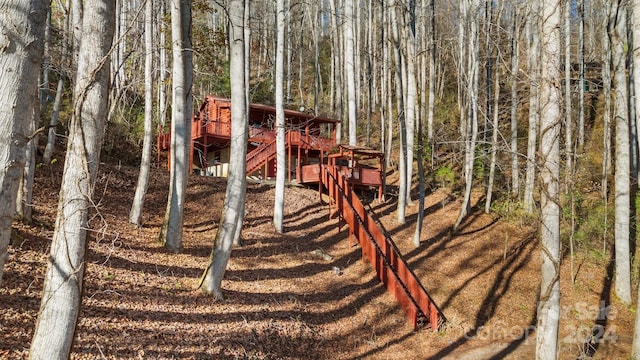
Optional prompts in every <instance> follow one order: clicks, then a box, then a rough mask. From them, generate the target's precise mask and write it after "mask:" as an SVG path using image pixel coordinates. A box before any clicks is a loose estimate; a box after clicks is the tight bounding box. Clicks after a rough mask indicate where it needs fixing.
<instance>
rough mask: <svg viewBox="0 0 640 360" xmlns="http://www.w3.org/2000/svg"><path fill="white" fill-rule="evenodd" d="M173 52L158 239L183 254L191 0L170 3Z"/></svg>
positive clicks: (167, 247)
mask: <svg viewBox="0 0 640 360" xmlns="http://www.w3.org/2000/svg"><path fill="white" fill-rule="evenodd" d="M171 34H172V40H171V42H172V50H173V81H172V86H173V89H172V93H173V100H172V106H171V113H172V114H171V151H170V155H169V156H170V158H171V159H170V164H169V178H170V180H169V196H168V200H167V210H166V212H165V216H164V221H163V222H162V228H161V229H160V235H159V240H160V242H161V243H162V244H163V245H164V247H165V248H166V249H167V250H169V251H172V252H180V251H182V225H183V222H184V218H183V217H184V202H185V198H186V191H187V180H188V177H189V167H190V166H189V165H190V163H191V159H190V150H191V112H192V104H191V85H192V76H193V75H192V74H191V71H192V69H193V67H192V64H191V1H190V0H180V1H173V2H171Z"/></svg>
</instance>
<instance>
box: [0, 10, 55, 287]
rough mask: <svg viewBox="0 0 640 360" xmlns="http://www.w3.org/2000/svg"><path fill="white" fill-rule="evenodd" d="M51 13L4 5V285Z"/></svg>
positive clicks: (0, 52)
mask: <svg viewBox="0 0 640 360" xmlns="http://www.w3.org/2000/svg"><path fill="white" fill-rule="evenodd" d="M47 8H48V2H46V1H42V0H30V1H27V2H25V1H24V0H22V1H20V0H0V9H4V11H1V12H0V69H4V70H3V71H2V76H0V129H3V130H2V132H0V285H1V284H2V274H3V270H4V264H5V262H6V261H7V260H8V257H9V255H8V253H7V248H8V246H9V242H10V237H11V222H12V220H13V216H14V212H15V205H16V196H17V192H18V186H19V184H20V178H21V176H22V172H23V168H24V164H25V149H26V146H27V143H28V141H29V136H30V134H28V133H27V131H28V128H27V124H28V123H29V121H31V119H32V116H33V106H36V104H39V101H38V96H37V94H38V76H39V73H40V64H41V63H42V54H43V51H44V50H43V49H44V44H43V39H44V28H45V23H46V14H47ZM29 104H31V105H33V106H29Z"/></svg>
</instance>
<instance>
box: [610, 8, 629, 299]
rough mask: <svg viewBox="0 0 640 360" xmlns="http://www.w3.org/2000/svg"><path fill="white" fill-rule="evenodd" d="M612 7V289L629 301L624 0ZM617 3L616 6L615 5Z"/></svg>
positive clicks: (627, 122) (627, 135) (619, 296)
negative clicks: (613, 201)
mask: <svg viewBox="0 0 640 360" xmlns="http://www.w3.org/2000/svg"><path fill="white" fill-rule="evenodd" d="M612 6H614V8H613V10H612V11H611V14H610V15H611V18H610V21H609V24H610V27H609V37H610V38H611V47H612V50H613V54H612V61H613V69H614V70H613V83H614V95H613V96H614V114H613V115H614V116H613V118H614V119H615V126H616V128H615V134H616V137H615V139H616V140H615V156H616V159H615V192H616V198H615V206H616V210H615V212H616V223H615V252H616V254H615V255H616V257H615V260H616V261H615V263H616V271H615V278H616V279H615V290H616V295H617V296H618V298H619V299H620V301H621V302H622V303H623V304H625V305H630V304H631V265H630V259H629V252H630V247H629V240H630V238H629V231H630V220H631V213H630V209H631V208H630V206H631V195H630V194H631V193H630V192H631V184H630V176H631V166H630V159H631V157H630V154H629V153H630V151H631V150H630V149H631V148H630V141H629V114H628V108H627V104H628V100H629V99H628V98H627V94H628V93H627V91H628V89H627V76H626V70H627V69H626V66H625V65H626V64H625V62H626V46H627V42H626V39H627V20H626V11H627V1H626V0H622V1H620V2H618V3H617V4H612ZM615 6H617V8H616V7H615Z"/></svg>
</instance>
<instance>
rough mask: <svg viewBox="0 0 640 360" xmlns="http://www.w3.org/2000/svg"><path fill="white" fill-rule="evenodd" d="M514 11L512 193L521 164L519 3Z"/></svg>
mask: <svg viewBox="0 0 640 360" xmlns="http://www.w3.org/2000/svg"><path fill="white" fill-rule="evenodd" d="M513 6H514V11H513V17H514V20H513V30H512V34H511V193H512V194H513V195H518V193H519V192H520V165H519V160H518V156H519V154H518V74H519V72H520V69H519V66H520V65H519V61H518V57H519V55H520V54H518V52H519V47H518V40H519V37H520V36H519V34H520V22H519V20H520V19H519V18H520V11H519V8H518V6H517V5H513Z"/></svg>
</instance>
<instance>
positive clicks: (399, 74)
mask: <svg viewBox="0 0 640 360" xmlns="http://www.w3.org/2000/svg"><path fill="white" fill-rule="evenodd" d="M389 16H390V17H389V20H390V21H389V23H390V26H391V33H392V34H393V42H394V45H395V51H394V54H395V60H396V101H397V103H398V123H399V128H398V133H399V134H400V136H399V137H400V154H399V157H398V163H399V166H398V167H399V172H400V181H399V182H400V184H399V186H398V208H397V219H398V223H400V224H404V223H405V213H406V200H407V127H406V122H405V113H404V110H405V106H404V94H405V91H404V88H405V85H406V84H405V83H404V82H403V70H404V69H405V68H406V67H405V66H403V65H402V63H403V62H402V58H403V56H402V54H401V44H400V35H399V34H398V27H399V26H400V25H399V23H398V17H397V14H396V1H395V0H390V1H389Z"/></svg>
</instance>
